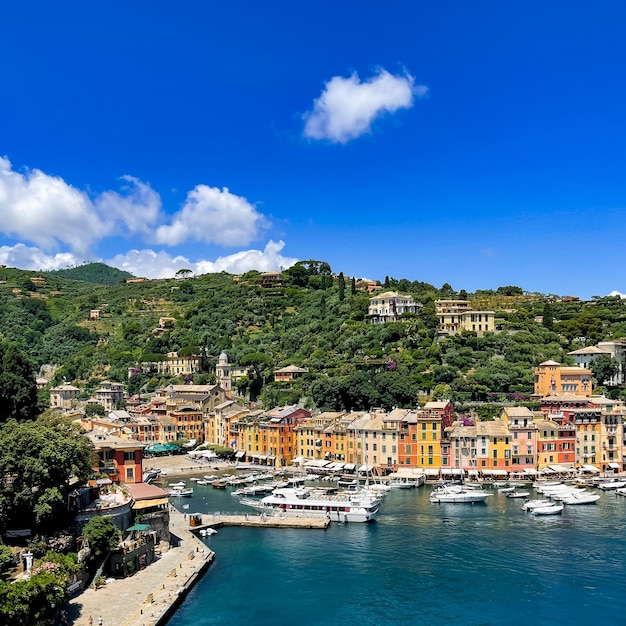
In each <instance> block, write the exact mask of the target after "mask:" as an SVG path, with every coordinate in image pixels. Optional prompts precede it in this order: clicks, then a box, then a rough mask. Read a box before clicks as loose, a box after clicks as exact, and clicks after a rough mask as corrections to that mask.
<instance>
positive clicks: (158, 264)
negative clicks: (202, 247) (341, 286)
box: [105, 241, 298, 278]
mask: <svg viewBox="0 0 626 626" xmlns="http://www.w3.org/2000/svg"><path fill="white" fill-rule="evenodd" d="M284 247H285V243H284V242H283V241H278V242H275V241H269V242H268V243H267V245H266V246H265V249H264V250H243V251H241V252H236V253H234V254H230V255H228V256H222V257H218V258H217V259H216V260H215V261H203V260H202V261H196V262H192V261H190V260H189V259H188V258H187V257H184V256H171V255H170V254H168V253H167V252H163V251H160V252H156V251H154V250H130V251H129V252H126V253H124V254H118V255H117V256H115V257H114V258H112V259H110V260H108V261H105V262H106V263H107V264H108V265H112V266H113V267H117V268H119V269H121V270H126V271H127V272H130V273H131V274H134V275H135V276H145V277H146V278H171V277H173V276H175V275H176V272H177V271H178V270H180V269H183V268H184V269H190V270H191V271H192V272H193V273H194V274H209V273H214V272H228V273H230V274H242V273H244V272H247V271H249V270H259V271H262V272H265V271H271V270H275V271H278V270H280V268H281V267H282V268H287V267H291V266H292V265H293V264H294V263H296V262H297V260H298V259H295V258H290V257H285V256H282V255H281V254H280V252H281V250H282V249H283V248H284Z"/></svg>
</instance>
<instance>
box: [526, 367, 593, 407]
mask: <svg viewBox="0 0 626 626" xmlns="http://www.w3.org/2000/svg"><path fill="white" fill-rule="evenodd" d="M591 376H592V373H591V370H589V369H586V368H583V367H564V366H562V365H561V364H560V363H557V362H556V361H544V362H543V363H540V364H539V365H538V366H537V367H536V368H535V390H534V395H535V396H538V397H541V398H544V397H546V396H555V395H561V394H564V393H567V394H573V395H576V396H590V395H591V393H592V382H591Z"/></svg>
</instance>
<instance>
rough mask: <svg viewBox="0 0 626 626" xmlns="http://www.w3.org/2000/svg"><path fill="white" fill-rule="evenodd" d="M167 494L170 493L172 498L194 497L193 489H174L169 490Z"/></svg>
mask: <svg viewBox="0 0 626 626" xmlns="http://www.w3.org/2000/svg"><path fill="white" fill-rule="evenodd" d="M167 492H168V493H169V495H170V497H172V496H178V497H183V498H189V497H190V496H193V489H192V488H191V487H174V488H172V489H168V490H167Z"/></svg>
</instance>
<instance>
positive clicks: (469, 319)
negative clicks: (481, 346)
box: [435, 300, 496, 336]
mask: <svg viewBox="0 0 626 626" xmlns="http://www.w3.org/2000/svg"><path fill="white" fill-rule="evenodd" d="M435 311H436V314H437V318H438V322H439V323H438V332H439V334H440V335H454V334H456V333H458V332H461V331H464V330H465V331H468V332H475V333H477V334H478V336H482V335H483V334H484V333H486V332H494V331H495V328H496V326H495V312H494V311H475V310H473V309H472V304H471V302H469V301H468V300H435Z"/></svg>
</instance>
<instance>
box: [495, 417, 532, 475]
mask: <svg viewBox="0 0 626 626" xmlns="http://www.w3.org/2000/svg"><path fill="white" fill-rule="evenodd" d="M500 419H501V420H502V421H503V422H506V423H507V424H508V427H509V432H510V433H511V468H512V469H513V471H515V470H520V471H522V472H523V471H524V469H535V468H536V465H537V426H536V425H535V416H534V414H533V412H532V411H531V410H530V409H529V408H527V407H523V406H516V407H505V408H504V409H503V410H502V413H501V414H500Z"/></svg>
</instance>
